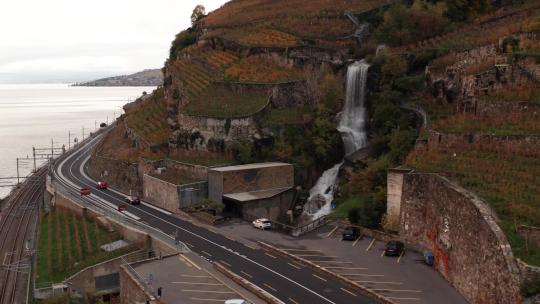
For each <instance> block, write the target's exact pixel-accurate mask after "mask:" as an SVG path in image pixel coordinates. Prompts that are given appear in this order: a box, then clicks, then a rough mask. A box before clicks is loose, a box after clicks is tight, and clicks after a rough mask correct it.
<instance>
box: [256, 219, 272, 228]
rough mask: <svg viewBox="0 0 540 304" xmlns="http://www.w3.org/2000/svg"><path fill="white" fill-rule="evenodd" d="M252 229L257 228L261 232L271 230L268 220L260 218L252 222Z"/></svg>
mask: <svg viewBox="0 0 540 304" xmlns="http://www.w3.org/2000/svg"><path fill="white" fill-rule="evenodd" d="M253 227H255V228H259V229H262V230H265V229H270V228H272V223H271V222H270V220H269V219H265V218H260V219H256V220H254V221H253Z"/></svg>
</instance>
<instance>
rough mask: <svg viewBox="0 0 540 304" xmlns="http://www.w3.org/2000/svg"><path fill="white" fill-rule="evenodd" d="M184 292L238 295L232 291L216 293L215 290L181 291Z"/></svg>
mask: <svg viewBox="0 0 540 304" xmlns="http://www.w3.org/2000/svg"><path fill="white" fill-rule="evenodd" d="M180 291H182V292H205V293H220V294H236V292H232V291H214V290H195V289H181V290H180Z"/></svg>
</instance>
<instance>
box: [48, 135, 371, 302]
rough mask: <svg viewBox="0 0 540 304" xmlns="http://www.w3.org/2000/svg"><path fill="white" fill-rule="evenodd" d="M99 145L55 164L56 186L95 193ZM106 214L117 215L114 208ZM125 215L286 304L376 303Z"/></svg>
mask: <svg viewBox="0 0 540 304" xmlns="http://www.w3.org/2000/svg"><path fill="white" fill-rule="evenodd" d="M99 140H100V136H97V137H96V138H94V139H93V140H92V141H90V142H89V143H88V144H86V145H85V146H83V147H82V148H80V149H79V150H77V151H75V152H73V153H72V154H70V155H69V156H67V157H65V158H62V159H60V160H58V161H57V162H56V163H55V167H54V172H55V178H56V180H57V181H58V182H61V183H62V184H64V185H65V186H67V187H70V188H72V189H74V190H76V191H79V189H80V188H82V187H89V188H91V189H95V185H96V181H95V180H92V179H91V178H90V177H89V176H88V174H87V166H88V160H89V158H90V154H91V152H92V149H93V147H94V146H95V145H96V144H97V143H98V142H99ZM92 196H95V197H98V198H100V199H102V200H105V201H107V202H109V203H110V204H113V205H119V204H124V199H125V195H124V194H122V193H120V192H118V191H115V190H113V189H109V190H104V191H102V190H99V191H98V190H93V191H92ZM110 210H111V212H116V211H115V210H114V209H113V208H112V207H111V208H110ZM128 211H129V212H130V213H132V214H134V215H135V216H137V217H139V218H140V219H141V221H143V222H144V223H146V224H148V225H150V226H152V227H154V228H157V229H159V230H161V231H163V232H165V233H167V234H169V235H175V234H176V233H178V236H179V237H180V239H181V241H182V242H184V243H186V244H189V245H190V247H191V250H192V251H193V252H196V253H198V254H200V255H201V256H204V257H205V258H207V259H210V260H213V261H218V262H220V263H221V264H223V265H225V266H227V267H228V268H229V269H230V270H231V271H233V272H235V273H236V274H238V275H240V276H242V277H244V278H245V279H246V280H248V281H250V282H251V283H253V284H255V285H257V286H259V287H260V288H262V289H264V290H266V291H267V292H269V293H270V294H272V295H274V296H275V297H276V298H278V299H279V300H281V301H282V302H284V303H292V304H301V303H309V304H315V303H335V304H348V303H377V302H376V301H375V300H373V299H371V298H369V297H367V296H365V295H363V294H361V293H360V290H355V289H352V288H350V287H348V286H346V285H344V284H341V283H340V282H337V281H335V280H334V279H332V278H330V277H325V276H323V275H321V274H318V273H315V272H313V271H312V270H310V269H308V268H304V267H300V268H299V267H297V266H293V265H291V261H290V260H288V259H285V258H281V257H271V256H268V255H267V254H265V251H263V250H260V249H253V248H250V247H247V246H245V245H244V244H242V243H240V242H237V241H233V240H230V239H228V238H226V237H224V236H222V235H220V234H216V233H214V232H212V231H210V230H208V229H206V228H203V227H199V226H196V225H194V224H192V223H190V222H188V221H184V220H182V219H179V218H177V217H174V216H172V215H170V214H167V213H165V212H162V211H159V210H157V209H156V208H152V207H151V206H149V205H147V204H146V203H143V204H142V205H137V206H128ZM321 249H323V250H324V248H321ZM208 254H210V255H211V256H209V255H208Z"/></svg>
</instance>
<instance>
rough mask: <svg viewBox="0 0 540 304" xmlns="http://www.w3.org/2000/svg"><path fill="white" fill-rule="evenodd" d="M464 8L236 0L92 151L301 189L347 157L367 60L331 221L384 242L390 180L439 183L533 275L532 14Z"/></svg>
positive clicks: (538, 261)
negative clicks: (210, 168) (350, 111)
mask: <svg viewBox="0 0 540 304" xmlns="http://www.w3.org/2000/svg"><path fill="white" fill-rule="evenodd" d="M464 3H465V2H463V1H451V0H448V1H438V2H436V3H432V2H424V1H414V3H412V4H409V5H407V4H403V3H401V2H395V3H394V2H391V1H390V2H386V1H369V0H366V1H359V0H357V1H353V0H347V1H330V0H315V1H306V0H292V1H291V0H289V1H285V0H274V1H269V0H234V1H230V2H229V3H227V4H225V5H224V6H223V7H221V8H220V9H218V10H216V11H214V12H212V13H210V14H208V15H206V16H201V17H200V18H199V19H197V20H195V22H194V23H193V24H192V27H190V28H189V29H186V30H184V31H182V32H180V33H179V34H178V35H177V36H176V38H175V39H174V41H173V42H172V45H171V49H170V56H169V59H168V60H167V62H166V64H165V67H164V69H163V71H164V81H163V86H161V87H159V88H158V89H157V90H156V91H155V92H154V93H153V94H152V96H146V97H144V98H141V99H140V100H138V101H137V102H135V103H134V104H132V105H130V106H128V107H126V115H124V117H122V120H121V121H120V123H119V127H118V128H117V129H116V130H115V132H112V133H111V134H110V135H109V138H108V139H107V140H106V141H105V142H104V144H103V145H102V147H101V150H100V153H103V155H106V156H107V157H117V158H119V159H120V160H122V161H129V162H135V161H137V159H138V158H139V157H143V158H147V159H162V158H170V159H175V160H179V161H182V162H186V163H191V164H198V165H219V164H225V163H231V162H232V163H249V162H258V161H284V162H289V163H292V164H294V166H295V184H296V185H299V186H301V187H302V191H304V192H307V191H309V189H310V188H311V187H313V185H315V184H316V182H317V179H318V178H319V177H320V176H321V174H322V173H323V172H325V170H327V169H329V168H332V167H333V166H335V165H336V164H339V163H340V162H342V161H343V160H344V154H345V149H346V147H345V145H344V141H343V139H342V135H343V134H342V133H340V132H339V131H337V126H338V124H339V122H340V121H341V118H342V117H343V115H344V114H343V111H345V110H346V109H345V110H344V106H345V104H346V99H347V90H348V89H350V87H348V86H347V80H348V79H349V76H348V68H349V67H350V66H352V65H351V63H353V62H355V61H360V60H361V59H364V61H363V62H364V63H365V64H369V70H368V71H367V72H366V73H367V76H366V78H367V81H366V83H365V91H366V92H367V94H366V103H365V112H366V113H367V115H368V116H367V117H366V125H365V131H366V132H367V133H368V136H367V139H366V141H367V144H366V146H365V149H362V150H361V151H360V152H361V153H358V154H355V155H353V156H351V155H349V156H348V157H347V158H345V161H344V165H343V166H342V168H341V170H340V171H339V172H338V177H339V182H338V185H337V186H336V189H337V190H336V191H335V201H336V202H337V210H336V211H335V212H334V213H333V214H332V217H334V218H339V219H343V218H345V219H348V220H350V221H351V222H353V223H356V224H359V225H361V226H365V227H369V228H373V229H380V230H384V229H386V230H388V231H391V229H390V228H388V227H389V225H388V222H389V219H388V218H386V217H385V212H386V199H387V197H386V196H387V180H386V178H387V172H388V170H389V169H390V168H394V167H403V168H410V169H414V170H417V171H422V172H429V173H437V174H440V175H442V176H445V177H447V178H449V179H450V180H452V181H454V182H456V183H457V184H459V185H461V186H463V187H464V188H466V189H467V190H470V191H472V192H473V193H476V194H477V195H479V196H480V197H481V198H482V199H483V200H485V201H486V202H487V203H488V204H489V205H491V206H492V207H493V209H494V210H495V212H496V216H495V217H496V218H497V224H498V225H499V226H500V227H501V229H502V230H503V231H504V233H505V235H506V238H507V239H508V241H509V243H510V245H511V247H512V251H513V254H514V255H515V256H516V257H518V258H519V259H521V260H523V261H525V262H527V263H529V264H531V265H537V266H538V265H540V245H535V244H534V243H533V242H529V241H528V239H527V236H526V235H524V234H523V233H522V232H521V231H522V230H521V228H522V227H524V226H527V227H529V226H530V227H539V226H540V222H539V219H540V203H539V202H540V186H539V185H540V182H539V180H538V176H539V174H540V172H539V171H538V169H539V168H540V163H539V162H538V159H539V157H540V154H539V151H540V120H539V115H540V114H539V113H540V89H539V86H538V85H539V84H540V38H539V37H540V36H539V35H540V3H539V2H538V1H525V2H524V3H517V2H516V4H514V2H512V1H510V2H508V3H506V2H505V3H499V2H497V3H495V2H494V3H491V2H487V1H470V3H474V4H475V5H469V4H470V3H467V4H464ZM424 118H426V119H425V121H423V120H424ZM115 145H118V147H120V148H118V151H120V152H121V153H115V150H114V149H115ZM356 152H358V151H356ZM332 186H334V185H332ZM327 189H330V188H325V189H324V190H327ZM316 203H319V202H315V205H316ZM503 238H504V237H503ZM527 295H529V294H527Z"/></svg>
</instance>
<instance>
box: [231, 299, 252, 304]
mask: <svg viewBox="0 0 540 304" xmlns="http://www.w3.org/2000/svg"><path fill="white" fill-rule="evenodd" d="M225 304H252V303H251V302H248V301H246V300H243V299H230V300H226V301H225Z"/></svg>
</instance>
